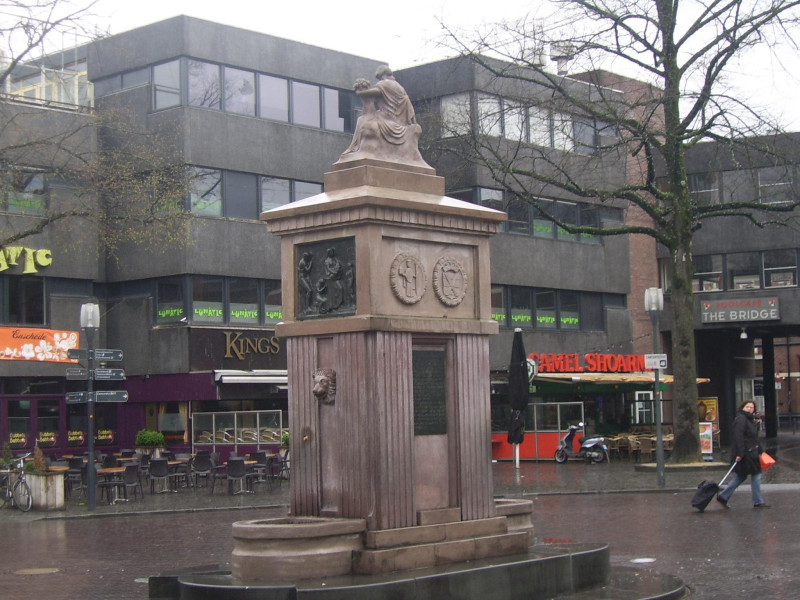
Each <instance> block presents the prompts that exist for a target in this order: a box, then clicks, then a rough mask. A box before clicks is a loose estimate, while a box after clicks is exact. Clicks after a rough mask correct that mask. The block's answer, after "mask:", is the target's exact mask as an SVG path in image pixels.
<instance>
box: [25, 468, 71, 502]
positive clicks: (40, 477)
mask: <svg viewBox="0 0 800 600" xmlns="http://www.w3.org/2000/svg"><path fill="white" fill-rule="evenodd" d="M25 480H26V481H27V482H28V485H29V486H30V488H31V500H32V501H33V503H32V506H33V508H38V509H40V510H64V509H65V508H66V505H65V502H64V474H63V473H25Z"/></svg>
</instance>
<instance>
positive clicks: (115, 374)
mask: <svg viewBox="0 0 800 600" xmlns="http://www.w3.org/2000/svg"><path fill="white" fill-rule="evenodd" d="M123 379H125V371H124V370H123V369H95V370H94V380H95V381H122V380H123Z"/></svg>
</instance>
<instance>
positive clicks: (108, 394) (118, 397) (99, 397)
mask: <svg viewBox="0 0 800 600" xmlns="http://www.w3.org/2000/svg"><path fill="white" fill-rule="evenodd" d="M94 395H95V401H96V402H127V401H128V392H126V391H124V390H123V391H99V392H95V393H94Z"/></svg>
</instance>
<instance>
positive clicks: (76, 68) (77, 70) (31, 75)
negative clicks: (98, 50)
mask: <svg viewBox="0 0 800 600" xmlns="http://www.w3.org/2000/svg"><path fill="white" fill-rule="evenodd" d="M34 69H35V70H34ZM19 71H21V72H23V73H24V75H22V76H16V74H15V75H14V76H13V77H6V78H5V79H4V81H3V91H4V92H5V93H6V94H9V95H11V96H21V97H23V98H28V99H30V100H39V101H41V102H48V103H49V102H58V103H60V104H71V105H74V106H88V107H90V106H92V103H93V100H94V94H93V91H92V84H91V83H90V82H89V80H88V79H87V77H86V61H85V60H81V61H78V62H77V63H74V64H72V65H66V66H65V67H64V68H62V69H49V68H47V67H30V66H24V67H22V68H20V69H19ZM30 71H34V72H30Z"/></svg>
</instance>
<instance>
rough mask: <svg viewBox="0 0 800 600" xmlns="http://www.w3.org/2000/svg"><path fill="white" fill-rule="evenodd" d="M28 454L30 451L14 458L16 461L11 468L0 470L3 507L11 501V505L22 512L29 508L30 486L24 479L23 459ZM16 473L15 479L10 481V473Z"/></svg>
mask: <svg viewBox="0 0 800 600" xmlns="http://www.w3.org/2000/svg"><path fill="white" fill-rule="evenodd" d="M29 456H30V453H28V454H26V455H24V456H20V457H18V458H16V459H14V462H15V463H16V464H15V466H14V469H13V470H8V471H3V472H0V501H2V503H3V508H5V506H6V504H8V503H9V502H11V506H12V507H14V506H16V507H17V508H19V509H20V510H21V511H22V512H28V511H29V510H30V509H31V504H32V503H33V498H32V496H31V488H30V486H29V485H28V482H27V481H25V469H24V464H25V459H26V458H28V457H29ZM12 473H17V480H16V481H15V482H14V483H13V484H12V483H11V474H12Z"/></svg>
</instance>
